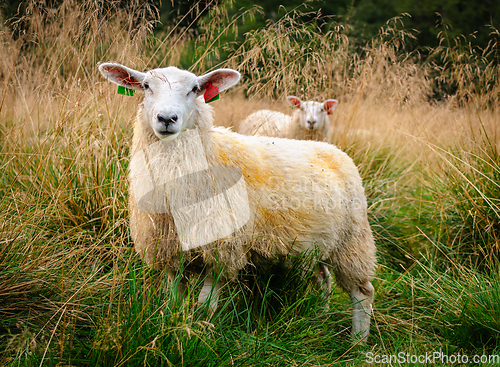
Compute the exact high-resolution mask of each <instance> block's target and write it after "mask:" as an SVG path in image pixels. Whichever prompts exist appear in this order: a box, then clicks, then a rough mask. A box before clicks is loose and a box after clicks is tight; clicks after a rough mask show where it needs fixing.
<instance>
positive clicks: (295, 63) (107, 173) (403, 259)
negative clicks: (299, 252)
mask: <svg viewBox="0 0 500 367" xmlns="http://www.w3.org/2000/svg"><path fill="white" fill-rule="evenodd" d="M154 16H155V14H154V10H153V9H151V8H148V7H146V6H143V5H140V4H139V3H136V4H133V3H132V5H131V7H130V8H129V9H127V10H120V9H118V8H116V7H115V5H113V4H107V3H101V2H83V3H82V2H80V3H78V5H75V3H74V2H72V1H66V2H65V3H64V5H63V7H62V8H61V9H60V10H59V12H55V13H51V12H47V11H45V10H44V9H42V8H38V7H37V5H36V3H35V2H33V3H31V6H30V12H29V14H28V15H27V16H26V17H25V18H24V19H23V21H24V22H25V24H26V25H27V26H28V27H27V29H28V31H27V32H25V33H23V34H17V36H16V37H15V36H14V34H13V32H12V31H11V30H10V29H8V28H6V27H5V26H2V28H0V37H1V39H2V42H0V54H1V55H2V57H1V58H0V68H1V70H0V71H1V73H0V83H1V84H2V88H0V93H1V94H0V172H1V175H0V243H1V246H0V316H1V317H0V363H1V364H2V365H11V366H17V365H19V366H25V365H27V366H31V365H92V366H137V365H154V366H158V365H165V366H225V365H227V366H266V365H273V366H290V365H292V366H310V365H311V366H331V365H336V364H339V365H353V366H357V365H363V364H369V362H383V363H380V364H381V365H406V364H407V363H406V362H412V359H411V358H412V356H425V355H426V353H427V354H428V355H432V356H433V357H434V356H435V355H434V354H433V353H437V352H441V353H442V354H443V357H442V358H440V359H436V360H435V362H436V363H434V364H433V365H436V366H439V365H443V366H445V365H450V364H451V363H452V362H453V361H455V362H457V360H456V359H455V360H453V358H457V356H459V355H460V356H464V355H465V356H467V357H469V358H470V359H469V361H472V358H473V356H475V355H479V356H481V355H484V356H488V355H500V321H499V320H500V302H499V300H500V274H499V270H498V254H499V249H500V243H499V240H500V238H499V236H500V228H499V218H500V204H499V201H498V197H499V195H498V194H499V193H500V155H499V152H498V144H499V139H498V137H497V132H498V131H497V130H498V127H497V126H498V121H499V117H500V116H499V113H500V111H499V109H498V103H497V101H498V89H497V88H498V85H499V84H498V83H497V78H498V75H499V74H498V68H497V67H496V65H495V64H493V63H489V62H488V59H487V56H488V55H487V52H489V51H488V50H486V51H485V52H486V53H484V54H483V55H479V56H477V55H476V56H477V57H476V58H474V57H473V56H474V54H473V53H471V54H469V55H468V56H469V57H468V58H467V62H464V61H463V60H464V58H459V57H454V55H458V52H459V51H458V49H457V48H455V47H453V46H447V48H441V49H436V50H433V51H432V52H431V56H432V57H434V58H435V59H434V60H437V59H439V58H440V59H441V61H444V62H443V63H441V64H439V65H440V66H439V67H438V66H437V65H438V64H437V63H435V62H433V61H432V60H433V59H432V58H431V57H429V58H427V59H425V60H420V59H419V58H418V57H417V56H418V55H415V54H408V53H405V51H404V39H405V37H409V36H411V35H410V34H406V33H404V32H402V31H399V30H398V27H397V25H398V22H400V20H393V21H392V22H389V23H388V26H387V27H386V28H385V29H383V30H382V31H381V36H380V37H378V38H377V39H374V40H373V41H372V42H371V43H370V44H368V45H367V46H366V48H365V49H364V50H363V51H362V52H354V51H355V50H352V49H351V48H350V43H349V39H348V38H347V36H345V33H343V32H344V29H343V28H342V27H338V28H335V29H332V30H331V32H330V33H328V34H326V35H325V34H324V33H322V32H319V30H317V29H314V27H311V25H310V24H309V25H308V24H305V25H304V24H303V23H301V22H300V21H299V20H297V19H295V18H294V15H293V14H290V16H289V17H288V18H287V19H285V20H284V21H283V22H281V23H278V24H276V25H274V26H270V27H268V28H266V29H265V30H260V31H257V32H254V33H252V34H249V35H248V36H247V41H246V42H245V43H244V44H243V45H239V46H238V47H236V46H235V47H234V48H233V49H231V50H226V52H227V53H228V54H229V57H228V58H227V59H225V60H218V59H217V53H216V52H215V51H214V50H216V47H215V46H217V39H216V37H217V36H216V35H217V32H215V30H214V32H212V33H207V34H208V35H207V34H206V35H205V36H204V37H200V38H199V40H198V41H197V42H199V43H197V42H194V41H193V39H190V38H189V37H188V35H187V34H188V33H189V32H186V33H185V34H184V36H182V34H183V33H182V31H183V30H178V29H177V30H176V29H173V30H172V33H170V34H165V35H156V36H153V35H152V33H150V30H151V29H152V27H153V25H154V23H152V22H151V20H153V19H154ZM217 16H220V14H219V15H213V17H214V18H212V19H215V20H213V21H212V22H207V27H221V24H223V22H217V19H218V18H217ZM214 29H215V28H214ZM284 30H288V31H284ZM14 33H15V32H14ZM210 37H212V38H210ZM207 44H208V45H212V46H213V49H211V48H206V49H205V52H202V51H203V50H204V49H203V47H206V45H207ZM190 48H193V49H195V50H196V52H197V53H200V52H201V53H200V54H199V55H198V54H197V55H198V57H199V60H201V61H200V63H199V64H197V65H196V66H195V67H194V71H196V72H199V73H201V72H203V71H204V69H206V68H210V67H211V65H215V64H217V63H219V64H221V65H223V66H229V67H234V68H237V69H238V70H240V71H241V72H242V73H243V75H244V78H243V80H242V83H241V86H240V88H239V89H236V90H235V91H234V92H233V93H227V94H225V95H224V96H222V98H221V100H220V101H217V102H215V103H214V107H215V116H216V121H217V124H220V125H225V126H235V128H237V126H238V123H239V121H241V120H242V119H243V118H244V117H245V116H246V115H248V114H249V113H250V112H251V111H253V110H255V109H259V108H262V107H266V108H268V107H272V108H275V109H279V110H283V111H286V108H285V105H284V103H283V100H284V96H286V95H287V94H295V95H299V96H300V97H304V98H305V99H318V100H322V99H326V98H337V99H338V100H339V101H340V104H339V107H338V108H337V109H336V110H335V114H334V115H333V117H332V126H333V128H334V132H335V133H334V137H333V141H332V143H334V144H336V145H338V146H339V147H341V148H342V149H343V150H345V151H346V152H348V153H349V154H350V155H351V156H352V157H353V159H354V160H355V161H356V163H357V164H358V166H359V169H360V172H361V174H362V176H363V179H364V183H365V189H366V193H367V196H368V199H369V217H370V221H371V224H372V229H373V231H374V233H375V237H376V240H377V247H378V250H379V255H378V256H379V267H378V270H377V277H376V279H375V281H374V286H375V288H376V297H375V305H374V307H375V310H374V315H373V323H372V332H371V337H370V340H369V342H368V344H367V345H366V346H359V345H357V346H354V347H353V346H352V345H351V343H350V340H349V330H350V323H351V315H350V302H349V299H348V297H347V296H346V295H345V294H343V293H342V292H341V291H340V290H336V291H335V292H334V294H333V295H332V298H331V300H330V309H329V310H328V311H325V309H324V307H323V306H322V304H321V299H320V293H319V289H318V288H317V287H316V285H315V282H314V281H313V280H312V279H311V278H312V274H310V273H306V274H305V275H304V274H302V273H301V272H300V271H298V269H299V268H302V266H300V265H304V264H305V265H307V264H309V263H310V262H311V259H310V257H311V256H313V254H309V255H304V256H302V257H299V258H293V259H292V261H293V262H294V263H295V266H293V267H292V268H291V269H289V268H283V267H280V265H279V264H278V265H276V266H275V267H273V268H270V269H266V270H260V269H253V268H250V269H247V270H246V272H245V273H244V274H242V275H241V277H240V278H239V279H238V280H236V281H234V282H233V283H231V284H230V285H228V286H227V287H225V288H224V291H223V299H222V301H221V303H220V307H219V308H218V310H217V312H216V313H215V314H213V315H208V314H207V313H206V311H205V310H204V309H202V308H197V307H196V302H195V295H196V292H197V291H198V290H199V283H196V282H193V283H191V284H190V286H189V292H190V297H189V298H188V299H187V300H186V301H184V302H183V301H181V300H179V299H177V298H176V297H175V296H174V294H175V292H174V291H173V288H172V287H169V286H167V283H166V276H165V275H166V274H165V273H164V272H162V271H152V270H149V269H147V268H145V267H144V266H143V264H142V263H141V261H140V260H139V258H138V256H137V255H136V254H135V253H134V250H133V244H132V243H131V240H130V237H129V233H128V226H127V182H126V175H127V167H128V149H129V141H130V137H131V131H130V125H131V121H132V120H133V117H134V114H135V110H136V106H137V104H138V103H139V102H140V96H135V97H125V96H121V95H117V94H116V93H115V90H114V88H113V87H112V86H111V85H109V84H108V83H107V82H106V81H104V80H102V79H101V78H100V77H99V75H98V74H97V70H96V64H97V62H99V61H111V60H112V61H118V62H122V63H124V64H126V65H129V66H131V67H135V68H138V69H145V68H147V67H151V66H164V65H167V64H179V63H180V60H181V58H182V57H183V55H184V54H185V53H186V52H187V51H186V50H187V49H190ZM207 50H208V51H210V52H208V51H207ZM304 50H308V51H307V52H304ZM490 51H491V50H490ZM461 52H465V53H467V50H465V51H464V50H462V51H461ZM263 55H265V57H264V56H263ZM482 56H484V58H482ZM318 75H321V76H322V77H321V78H318ZM323 76H324V77H323ZM445 84H446V85H448V86H450V85H451V86H453V88H452V89H454V91H455V93H454V94H453V95H450V96H446V95H439V93H438V92H439V91H442V89H439V90H438V92H437V91H436V88H437V87H436V86H443V85H445ZM478 86H483V87H482V88H479V87H478ZM436 98H438V99H436ZM384 355H393V356H398V359H397V360H395V359H394V357H393V360H392V361H385V360H382V358H383V356H384ZM446 358H448V361H447V360H446ZM450 358H451V359H450ZM483 358H484V357H483ZM483 361H485V360H484V359H483ZM424 362H425V361H424ZM427 362H428V360H427ZM427 362H425V363H424V364H430V363H427ZM458 362H464V359H463V357H462V359H460V360H458ZM458 362H457V363H454V364H456V365H460V364H462V363H458ZM487 362H488V363H485V365H496V364H495V363H494V361H493V360H490V361H487ZM499 363H500V362H499ZM410 364H411V363H410ZM497 364H498V363H497Z"/></svg>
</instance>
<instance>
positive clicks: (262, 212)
mask: <svg viewBox="0 0 500 367" xmlns="http://www.w3.org/2000/svg"><path fill="white" fill-rule="evenodd" d="M211 134H212V135H213V142H214V161H213V162H212V164H214V165H222V166H235V167H238V168H240V169H241V172H242V175H243V177H244V179H245V182H246V186H247V192H248V196H249V203H250V207H251V212H252V213H253V217H252V221H251V224H250V225H249V228H248V230H249V231H251V232H252V233H251V234H250V235H251V236H253V238H266V239H269V238H271V239H273V240H275V241H278V242H279V243H281V244H282V246H285V247H288V246H289V244H290V243H291V242H293V241H295V244H296V246H297V247H296V250H297V251H302V250H304V249H306V248H308V247H309V246H310V243H311V242H323V243H324V244H326V248H325V251H327V252H328V251H331V250H333V249H334V248H336V247H339V246H344V245H345V246H347V244H346V241H347V237H349V236H352V234H356V233H361V232H364V231H366V230H368V231H369V226H368V222H367V219H366V211H367V209H366V198H365V195H364V189H363V186H362V182H361V178H360V176H359V173H358V170H357V168H356V166H355V164H354V162H353V161H352V160H351V159H350V158H349V156H348V155H347V154H345V153H344V152H342V151H341V150H340V149H338V148H336V147H335V146H333V145H330V144H327V143H320V142H312V141H300V140H289V139H279V138H269V137H260V136H243V135H240V134H235V133H231V132H229V131H227V130H222V129H218V128H215V129H213V130H212V132H211ZM301 243H302V244H301ZM266 246H268V245H266ZM266 248H267V247H266ZM287 250H289V248H287ZM267 251H268V250H266V251H264V252H267Z"/></svg>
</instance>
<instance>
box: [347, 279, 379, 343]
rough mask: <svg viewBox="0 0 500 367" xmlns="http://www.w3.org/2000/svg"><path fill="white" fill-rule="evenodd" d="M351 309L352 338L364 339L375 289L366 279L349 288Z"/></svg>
mask: <svg viewBox="0 0 500 367" xmlns="http://www.w3.org/2000/svg"><path fill="white" fill-rule="evenodd" d="M350 293H351V300H352V302H353V310H352V336H353V339H354V340H355V341H356V340H361V341H366V339H368V334H369V331H370V316H371V313H372V303H373V296H374V293H375V289H374V288H373V285H372V284H371V283H370V282H369V281H366V282H365V283H364V284H363V285H361V286H357V287H354V289H352V290H351V292H350Z"/></svg>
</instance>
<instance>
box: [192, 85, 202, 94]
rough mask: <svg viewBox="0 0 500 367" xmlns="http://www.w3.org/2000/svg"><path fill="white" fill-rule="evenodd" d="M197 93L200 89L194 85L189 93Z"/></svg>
mask: <svg viewBox="0 0 500 367" xmlns="http://www.w3.org/2000/svg"><path fill="white" fill-rule="evenodd" d="M199 91H200V87H198V86H197V85H195V86H194V87H193V89H191V92H193V93H198V92H199Z"/></svg>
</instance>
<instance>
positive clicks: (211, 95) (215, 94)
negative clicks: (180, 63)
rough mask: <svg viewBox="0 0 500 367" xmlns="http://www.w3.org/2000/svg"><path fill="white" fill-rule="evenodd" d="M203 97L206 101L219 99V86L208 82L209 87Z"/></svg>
mask: <svg viewBox="0 0 500 367" xmlns="http://www.w3.org/2000/svg"><path fill="white" fill-rule="evenodd" d="M203 98H205V103H209V102H212V101H215V100H217V99H219V88H217V87H216V86H215V85H213V84H211V83H207V89H206V90H205V94H204V95H203Z"/></svg>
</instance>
